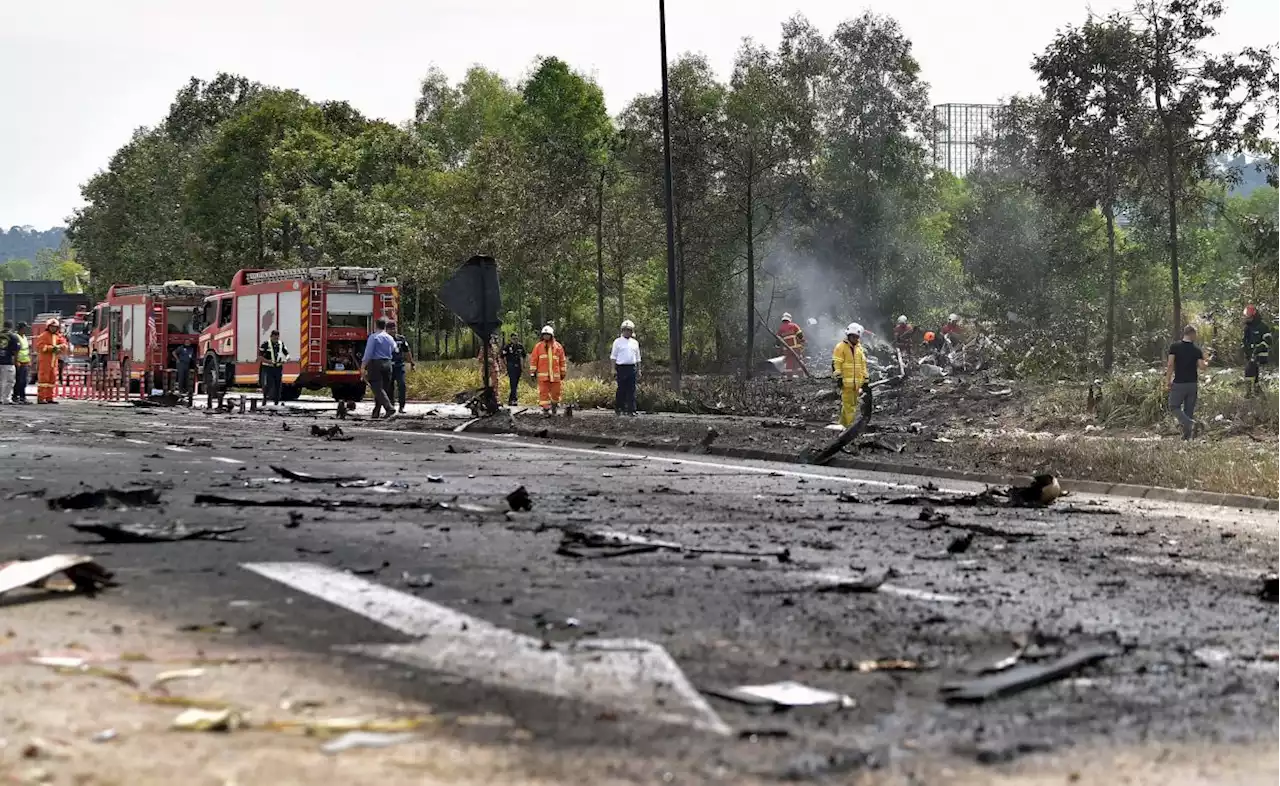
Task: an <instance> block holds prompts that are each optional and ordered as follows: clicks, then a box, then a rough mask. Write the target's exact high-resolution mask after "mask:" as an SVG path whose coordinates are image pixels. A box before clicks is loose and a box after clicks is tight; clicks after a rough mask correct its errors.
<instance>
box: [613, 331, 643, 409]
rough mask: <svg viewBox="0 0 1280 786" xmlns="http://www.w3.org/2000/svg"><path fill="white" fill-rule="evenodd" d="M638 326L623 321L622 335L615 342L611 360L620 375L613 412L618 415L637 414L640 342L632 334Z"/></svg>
mask: <svg viewBox="0 0 1280 786" xmlns="http://www.w3.org/2000/svg"><path fill="white" fill-rule="evenodd" d="M635 330H636V325H635V323H634V322H632V321H631V320H629V319H627V320H623V322H622V335H621V336H618V337H617V338H615V339H614V340H613V349H612V350H610V351H609V359H610V360H612V361H613V367H614V369H615V370H616V371H617V373H618V392H617V394H616V395H615V396H614V399H613V411H614V414H617V415H635V414H636V377H637V375H638V374H639V371H640V342H639V341H636V340H635V339H634V338H633V337H632V334H633V333H635Z"/></svg>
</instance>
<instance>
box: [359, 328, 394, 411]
mask: <svg viewBox="0 0 1280 786" xmlns="http://www.w3.org/2000/svg"><path fill="white" fill-rule="evenodd" d="M377 327H378V331H377V332H376V333H373V334H372V335H370V336H369V340H368V341H366V342H365V344H364V359H363V361H362V365H361V367H360V371H361V372H362V375H363V376H364V378H365V379H367V380H368V381H369V387H370V388H372V389H373V414H372V415H371V416H370V419H371V420H377V419H378V413H379V412H380V411H381V410H383V409H385V410H386V413H387V414H386V418H387V419H390V418H394V417H395V416H396V410H395V407H394V406H393V405H392V403H391V359H392V358H393V357H395V354H396V340H395V339H394V338H392V337H391V335H390V334H389V333H387V320H386V319H383V318H379V319H378V322H377Z"/></svg>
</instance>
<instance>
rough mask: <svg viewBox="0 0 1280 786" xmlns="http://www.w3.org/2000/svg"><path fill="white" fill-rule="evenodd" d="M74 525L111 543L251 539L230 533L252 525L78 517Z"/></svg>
mask: <svg viewBox="0 0 1280 786" xmlns="http://www.w3.org/2000/svg"><path fill="white" fill-rule="evenodd" d="M70 526H71V528H72V529H74V530H76V531H78V532H89V533H92V534H94V535H97V536H98V537H100V538H102V539H103V540H104V541H106V542H107V543H171V542H175V541H179V540H220V541H223V542H226V543H246V542H248V541H249V538H230V537H227V535H229V534H230V533H232V532H240V531H241V530H245V529H248V525H247V524H239V525H232V526H226V527H212V526H202V527H189V526H187V525H186V524H183V523H182V522H181V521H174V522H172V523H169V524H142V523H134V524H121V523H119V522H106V521H75V522H72V523H71V525H70Z"/></svg>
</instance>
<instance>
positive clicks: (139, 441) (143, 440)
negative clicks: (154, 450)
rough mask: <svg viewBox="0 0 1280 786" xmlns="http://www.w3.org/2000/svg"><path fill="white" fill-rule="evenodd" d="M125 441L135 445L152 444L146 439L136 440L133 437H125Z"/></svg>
mask: <svg viewBox="0 0 1280 786" xmlns="http://www.w3.org/2000/svg"><path fill="white" fill-rule="evenodd" d="M124 441H125V442H128V443H130V444H133V445H150V444H151V443H150V442H147V441H146V440H145V439H134V438H132V437H125V440H124Z"/></svg>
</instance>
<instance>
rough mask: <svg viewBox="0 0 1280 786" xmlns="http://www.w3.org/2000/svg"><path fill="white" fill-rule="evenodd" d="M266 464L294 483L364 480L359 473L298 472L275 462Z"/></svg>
mask: <svg viewBox="0 0 1280 786" xmlns="http://www.w3.org/2000/svg"><path fill="white" fill-rule="evenodd" d="M268 466H269V467H271V471H272V472H274V473H276V474H277V475H279V476H280V477H282V478H285V479H287V480H292V481H294V482H295V483H351V482H355V481H361V480H364V478H363V477H361V476H360V475H313V474H311V473H310V472H299V471H297V470H293V469H289V468H288V467H281V466H278V465H276V464H269V465H268ZM366 482H367V481H366Z"/></svg>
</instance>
